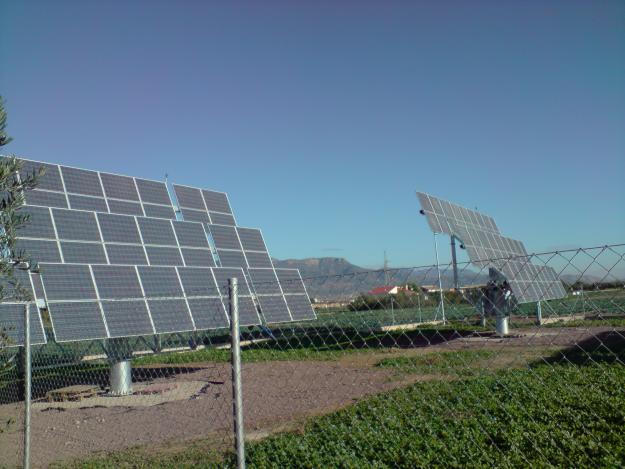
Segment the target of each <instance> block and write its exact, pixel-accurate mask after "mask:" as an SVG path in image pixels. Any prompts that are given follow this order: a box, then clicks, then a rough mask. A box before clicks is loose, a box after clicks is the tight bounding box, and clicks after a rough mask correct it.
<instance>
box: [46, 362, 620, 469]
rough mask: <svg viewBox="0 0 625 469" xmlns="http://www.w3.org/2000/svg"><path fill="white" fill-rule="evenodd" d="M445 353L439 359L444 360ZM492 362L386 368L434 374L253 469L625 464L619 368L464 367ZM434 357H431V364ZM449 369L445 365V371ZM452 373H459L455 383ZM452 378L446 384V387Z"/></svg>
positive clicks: (250, 450)
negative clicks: (503, 369)
mask: <svg viewBox="0 0 625 469" xmlns="http://www.w3.org/2000/svg"><path fill="white" fill-rule="evenodd" d="M447 353H449V352H446V354H447ZM488 353H489V352H484V351H474V352H471V351H466V352H463V355H462V356H461V355H458V354H455V358H453V357H452V356H450V355H446V354H445V355H444V356H443V354H438V355H440V356H432V357H429V358H427V359H424V358H423V357H415V358H414V359H413V360H412V361H411V360H410V359H408V360H407V359H406V358H403V357H398V358H397V359H396V360H395V359H385V360H383V361H381V362H380V363H378V365H377V366H380V367H393V369H395V370H396V371H397V372H398V373H404V374H411V373H423V372H424V371H427V372H428V373H435V374H436V373H439V374H440V376H441V379H440V380H434V381H431V382H426V383H418V384H414V385H411V386H408V387H406V388H403V389H398V390H395V391H391V392H387V393H383V394H381V395H378V396H375V397H370V398H368V399H365V400H363V401H361V402H359V403H357V404H355V405H352V406H349V407H347V408H345V409H343V410H340V411H338V412H335V413H333V414H329V415H326V416H323V417H318V418H314V419H311V420H309V421H308V422H307V423H306V424H305V425H303V427H302V428H301V429H300V430H298V431H295V432H287V433H281V434H276V435H274V436H271V437H268V438H266V439H264V440H261V441H259V442H254V443H251V444H248V446H247V462H248V466H249V467H255V468H256V467H257V468H274V467H275V468H286V467H302V468H318V467H346V468H347V467H354V468H356V467H358V468H361V467H362V468H364V467H376V468H379V467H380V468H385V467H389V468H390V467H432V466H433V467H528V466H536V467H547V466H558V467H585V466H593V467H594V466H598V467H620V466H622V465H623V464H625V440H624V439H623V437H622V430H623V428H624V426H625V367H624V366H623V365H622V364H618V363H612V364H608V363H601V362H600V361H599V363H596V364H593V365H592V366H581V367H580V366H576V365H570V364H569V365H559V364H540V365H536V366H534V367H531V368H526V369H515V370H507V371H490V372H489V371H488V370H481V371H480V372H479V373H474V372H472V371H476V370H477V369H478V368H477V367H475V369H474V368H473V367H471V366H468V367H467V363H475V364H478V363H480V360H482V359H487V358H490V355H488ZM435 355H436V354H435ZM450 359H451V361H450ZM459 370H464V372H463V373H460V374H458V371H459ZM450 374H453V375H454V376H456V379H453V380H452V381H449V380H446V379H443V377H444V376H449V375H450ZM224 466H226V467H234V464H233V457H232V455H231V454H229V453H225V454H219V453H216V452H214V451H210V450H209V449H207V446H206V445H204V444H202V442H195V443H193V444H189V445H187V446H186V447H177V448H176V449H175V450H171V449H170V450H168V451H163V452H159V451H147V450H142V449H134V450H129V451H125V452H120V453H115V454H110V455H106V456H102V457H98V458H95V459H91V460H87V461H80V462H76V463H74V464H69V465H65V466H63V465H59V466H56V467H72V468H91V469H105V468H117V467H137V468H155V469H158V468H162V469H164V468H176V467H188V468H192V467H193V468H196V467H197V468H207V467H224Z"/></svg>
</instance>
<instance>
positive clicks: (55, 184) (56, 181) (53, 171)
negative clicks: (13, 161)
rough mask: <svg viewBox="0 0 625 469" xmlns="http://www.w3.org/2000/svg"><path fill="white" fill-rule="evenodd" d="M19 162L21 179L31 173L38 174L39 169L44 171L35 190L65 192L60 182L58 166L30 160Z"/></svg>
mask: <svg viewBox="0 0 625 469" xmlns="http://www.w3.org/2000/svg"><path fill="white" fill-rule="evenodd" d="M21 162H22V169H21V171H20V175H21V176H22V178H24V177H26V176H27V175H28V174H32V173H33V172H38V171H39V168H41V167H43V168H44V169H45V173H44V175H43V176H42V177H40V178H39V180H38V182H37V188H39V189H45V190H51V191H58V192H63V191H64V190H65V189H63V181H62V180H61V173H60V172H59V167H58V165H55V164H50V163H42V162H39V161H31V160H21Z"/></svg>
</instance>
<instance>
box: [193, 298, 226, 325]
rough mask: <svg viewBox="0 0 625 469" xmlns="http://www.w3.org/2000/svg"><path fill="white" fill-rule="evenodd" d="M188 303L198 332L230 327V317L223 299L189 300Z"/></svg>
mask: <svg viewBox="0 0 625 469" xmlns="http://www.w3.org/2000/svg"><path fill="white" fill-rule="evenodd" d="M187 303H188V304H189V309H190V310H191V316H193V321H194V323H195V328H196V329H197V330H203V329H219V328H222V327H228V325H229V321H228V316H227V314H226V309H225V307H224V304H223V302H222V300H221V298H189V299H188V300H187Z"/></svg>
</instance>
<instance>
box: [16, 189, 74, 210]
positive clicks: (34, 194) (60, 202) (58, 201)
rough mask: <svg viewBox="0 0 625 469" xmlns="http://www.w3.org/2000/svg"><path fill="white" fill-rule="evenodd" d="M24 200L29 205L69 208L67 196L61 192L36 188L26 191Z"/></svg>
mask: <svg viewBox="0 0 625 469" xmlns="http://www.w3.org/2000/svg"><path fill="white" fill-rule="evenodd" d="M24 200H25V202H26V204H27V205H39V206H42V207H59V208H67V198H66V197H65V194H63V193H60V192H50V191H43V190H38V189H34V190H31V191H26V193H25V194H24Z"/></svg>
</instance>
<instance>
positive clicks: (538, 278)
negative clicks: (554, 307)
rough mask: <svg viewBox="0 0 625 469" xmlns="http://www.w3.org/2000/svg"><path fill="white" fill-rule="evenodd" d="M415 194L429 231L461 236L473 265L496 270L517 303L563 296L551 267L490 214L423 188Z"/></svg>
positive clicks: (563, 293) (559, 283)
mask: <svg viewBox="0 0 625 469" xmlns="http://www.w3.org/2000/svg"><path fill="white" fill-rule="evenodd" d="M417 197H418V199H419V202H420V203H421V208H422V210H423V213H424V214H425V215H426V218H427V220H428V223H429V225H430V228H431V229H432V231H433V232H435V233H445V234H447V235H449V236H455V237H456V238H458V239H459V240H461V241H462V243H463V245H464V246H465V247H466V249H467V253H468V255H469V259H470V260H471V262H472V263H473V264H475V265H476V266H478V267H480V268H485V267H493V268H495V269H496V270H498V271H499V272H500V273H501V274H502V275H503V276H504V277H506V279H507V280H508V283H509V284H510V287H511V288H512V291H513V293H514V295H515V296H516V298H517V300H518V301H519V302H520V303H529V302H535V301H541V300H549V299H556V298H563V297H564V296H566V292H565V290H564V287H563V286H562V282H560V280H559V279H558V276H557V274H556V272H555V271H554V270H553V268H551V267H548V266H538V265H535V264H533V263H531V262H530V258H529V257H528V254H527V251H526V249H525V246H524V245H523V243H522V242H521V241H518V240H515V239H512V238H507V237H505V236H502V235H501V233H500V232H499V228H497V225H496V224H495V220H493V219H492V218H491V217H489V216H487V215H484V214H482V213H480V212H477V211H475V210H470V209H467V208H465V207H461V206H460V205H457V204H453V203H451V202H448V201H446V200H442V199H439V198H437V197H434V196H431V195H428V194H425V193H423V192H417Z"/></svg>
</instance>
